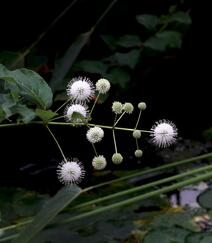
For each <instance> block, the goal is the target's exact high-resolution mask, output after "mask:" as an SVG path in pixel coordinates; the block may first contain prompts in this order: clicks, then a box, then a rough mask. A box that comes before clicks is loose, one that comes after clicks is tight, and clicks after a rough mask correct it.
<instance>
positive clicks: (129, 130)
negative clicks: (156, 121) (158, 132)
mask: <svg viewBox="0 0 212 243" xmlns="http://www.w3.org/2000/svg"><path fill="white" fill-rule="evenodd" d="M89 126H91V127H94V126H98V127H101V128H106V129H113V126H105V125H95V124H92V123H89ZM114 129H115V130H122V131H127V132H133V131H134V130H135V129H134V128H126V127H114ZM138 131H141V132H143V133H152V131H149V130H138Z"/></svg>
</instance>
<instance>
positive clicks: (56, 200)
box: [12, 186, 81, 243]
mask: <svg viewBox="0 0 212 243" xmlns="http://www.w3.org/2000/svg"><path fill="white" fill-rule="evenodd" d="M80 192H81V189H80V188H79V187H77V186H66V187H64V188H62V189H61V190H60V191H59V192H58V193H57V194H56V195H55V196H54V197H53V198H51V199H50V200H49V201H47V203H46V204H45V206H44V207H43V208H42V209H41V211H40V212H39V213H38V214H37V215H36V216H35V218H34V220H33V221H32V223H30V225H28V226H27V227H26V228H25V229H24V230H23V231H22V232H21V233H20V235H19V236H18V237H17V238H16V239H15V240H13V241H12V243H27V242H30V241H31V240H32V239H33V238H34V237H35V236H36V235H37V234H38V233H39V232H40V231H41V230H42V229H43V228H44V227H45V226H46V225H47V224H48V223H49V222H50V221H51V220H52V219H53V218H54V217H55V216H56V215H57V214H58V213H59V212H60V211H62V210H63V209H64V208H65V207H66V206H67V205H68V204H69V203H71V201H73V200H74V199H75V198H76V197H77V196H79V194H80Z"/></svg>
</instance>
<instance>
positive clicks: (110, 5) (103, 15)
mask: <svg viewBox="0 0 212 243" xmlns="http://www.w3.org/2000/svg"><path fill="white" fill-rule="evenodd" d="M117 1H118V0H113V1H112V2H111V3H110V4H109V6H108V7H107V9H106V10H105V11H104V13H103V14H102V15H101V16H100V18H99V19H98V21H97V22H96V24H95V25H94V27H93V28H94V29H95V28H96V27H97V26H98V25H99V24H100V22H101V21H102V19H103V18H104V17H105V15H106V14H107V13H108V12H109V11H110V9H111V8H112V7H113V5H114V4H115V3H116V2H117Z"/></svg>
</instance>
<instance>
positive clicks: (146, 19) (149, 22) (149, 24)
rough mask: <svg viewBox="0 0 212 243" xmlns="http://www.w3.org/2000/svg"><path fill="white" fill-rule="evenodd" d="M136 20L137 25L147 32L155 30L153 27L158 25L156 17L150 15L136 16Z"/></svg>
mask: <svg viewBox="0 0 212 243" xmlns="http://www.w3.org/2000/svg"><path fill="white" fill-rule="evenodd" d="M136 20H137V21H138V23H139V24H142V25H143V26H144V27H146V28H147V29H148V30H155V27H156V25H157V23H158V17H157V16H155V15H151V14H142V15H137V16H136Z"/></svg>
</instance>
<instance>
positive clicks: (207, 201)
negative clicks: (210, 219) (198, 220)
mask: <svg viewBox="0 0 212 243" xmlns="http://www.w3.org/2000/svg"><path fill="white" fill-rule="evenodd" d="M197 201H198V203H199V204H200V206H201V207H203V208H206V209H212V189H207V190H205V191H204V192H202V193H201V194H200V195H199V196H198V198H197Z"/></svg>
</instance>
